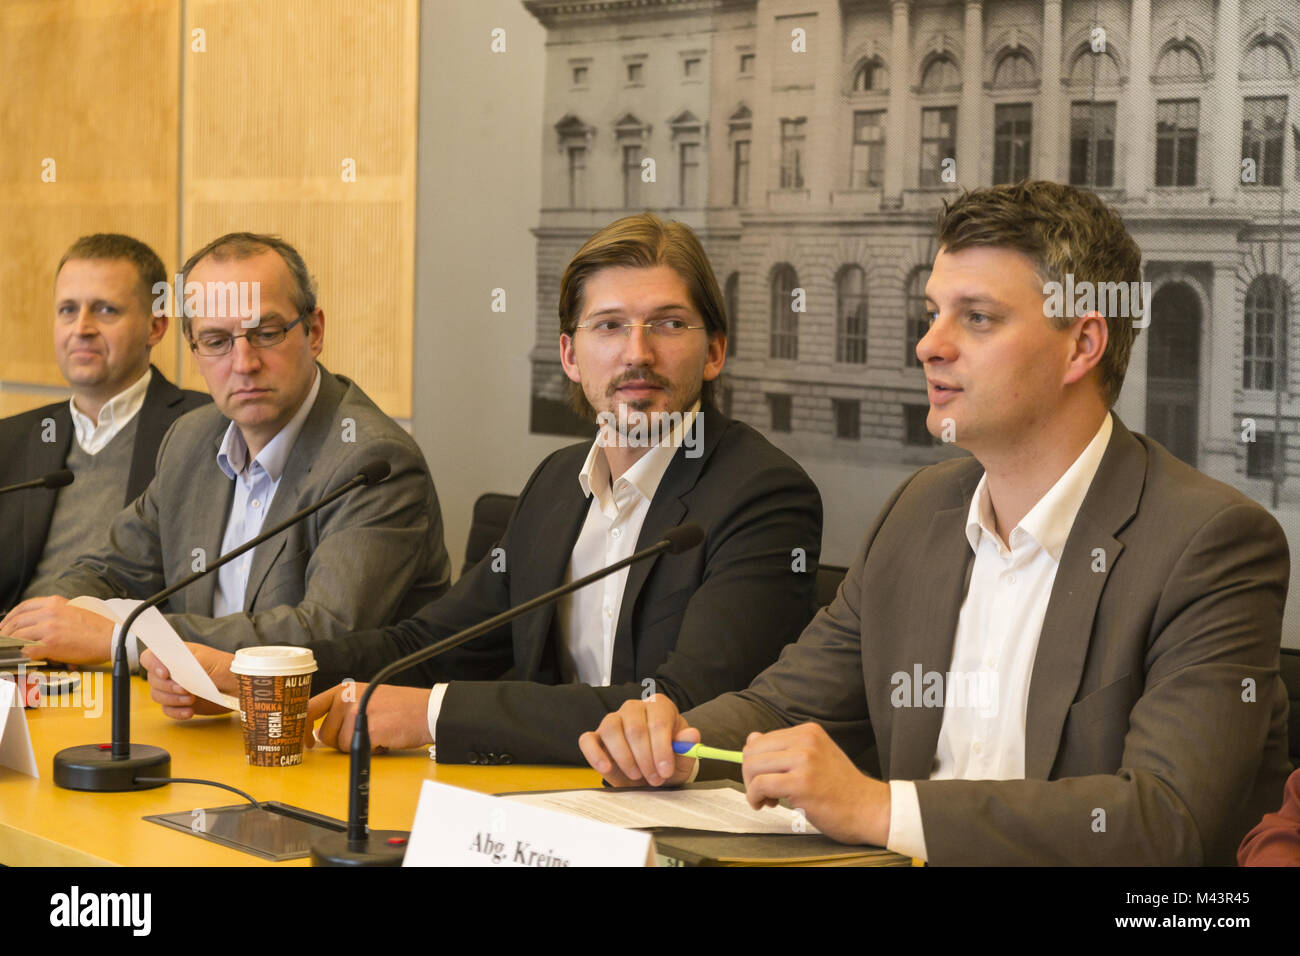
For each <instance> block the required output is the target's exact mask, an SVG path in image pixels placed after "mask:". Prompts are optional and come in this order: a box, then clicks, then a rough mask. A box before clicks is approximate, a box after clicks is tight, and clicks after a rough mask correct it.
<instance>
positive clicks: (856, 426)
mask: <svg viewBox="0 0 1300 956" xmlns="http://www.w3.org/2000/svg"><path fill="white" fill-rule="evenodd" d="M831 413H832V414H833V415H834V416H835V437H836V438H844V439H847V440H849V441H857V440H858V439H859V438H860V437H861V435H862V431H861V421H862V403H861V402H860V401H858V400H857V399H855V398H832V399H831Z"/></svg>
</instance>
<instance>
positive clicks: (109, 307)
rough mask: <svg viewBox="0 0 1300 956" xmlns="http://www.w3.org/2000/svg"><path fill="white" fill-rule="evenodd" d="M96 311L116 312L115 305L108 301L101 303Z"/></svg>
mask: <svg viewBox="0 0 1300 956" xmlns="http://www.w3.org/2000/svg"><path fill="white" fill-rule="evenodd" d="M98 311H100V312H107V313H108V314H109V315H116V314H117V306H115V305H109V304H108V303H103V304H102V305H100V307H99V310H98Z"/></svg>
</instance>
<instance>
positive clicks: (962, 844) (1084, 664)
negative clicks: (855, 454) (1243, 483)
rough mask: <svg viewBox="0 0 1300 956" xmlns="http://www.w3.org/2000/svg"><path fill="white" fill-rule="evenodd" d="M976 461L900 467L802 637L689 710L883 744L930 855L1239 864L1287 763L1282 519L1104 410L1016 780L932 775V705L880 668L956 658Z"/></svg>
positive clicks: (721, 724) (735, 736)
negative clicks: (844, 571) (1103, 432)
mask: <svg viewBox="0 0 1300 956" xmlns="http://www.w3.org/2000/svg"><path fill="white" fill-rule="evenodd" d="M980 474H981V468H980V465H979V463H978V462H976V461H975V460H974V459H971V458H963V459H957V460H954V461H950V462H945V463H943V464H939V465H934V466H932V467H929V468H924V469H922V470H921V471H919V472H917V473H916V474H915V475H913V476H912V477H911V478H910V479H908V481H906V482H904V484H903V485H902V487H900V488H899V489H898V490H897V491H896V492H895V493H894V496H893V497H892V498H891V499H890V501H889V502H888V504H886V506H885V508H884V510H883V512H882V513H881V515H880V516H879V518H877V520H876V523H875V525H874V526H873V527H872V529H871V531H870V533H869V534H868V535H867V539H866V542H865V544H864V546H863V548H862V551H861V553H859V555H858V557H857V559H856V561H855V562H854V564H853V566H852V567H851V568H850V570H849V572H848V575H847V576H846V578H845V580H844V583H843V585H842V586H841V588H840V590H839V593H838V595H837V596H836V598H835V600H834V601H833V602H832V603H831V605H830V606H829V607H827V608H824V609H823V610H822V611H821V612H820V613H819V614H818V615H817V617H816V618H815V619H814V620H813V622H812V624H810V625H809V626H808V628H807V629H806V630H805V631H804V633H803V634H802V636H801V637H800V638H799V641H798V642H797V643H796V644H793V645H791V646H790V647H788V648H787V649H786V650H785V652H784V653H783V654H782V656H781V658H780V660H779V661H778V662H777V663H776V664H774V665H773V666H772V667H770V668H768V669H767V670H766V671H764V672H763V673H762V674H760V675H759V676H758V677H757V678H756V679H755V680H754V682H753V683H752V684H751V685H750V687H749V688H748V689H747V690H745V691H742V692H739V693H735V694H728V695H724V696H722V697H720V698H718V699H716V700H714V701H710V702H709V703H706V704H704V705H702V706H700V707H697V708H695V709H694V710H692V711H690V712H688V713H687V714H686V719H687V720H688V721H690V722H691V724H692V725H693V726H696V727H699V728H700V730H701V732H702V734H703V739H704V740H705V742H707V743H710V744H713V745H716V746H722V747H729V746H730V747H739V746H741V745H743V743H744V738H745V734H746V733H748V732H749V731H753V730H760V731H766V730H773V729H777V728H779V727H785V726H791V725H793V724H796V723H801V722H804V721H809V720H812V721H816V722H818V723H820V724H822V725H823V726H824V727H825V728H826V729H827V731H828V732H829V733H830V734H831V735H832V737H833V738H834V739H835V740H836V742H837V743H839V744H840V746H841V747H843V748H844V749H845V750H846V751H847V752H849V753H850V754H853V753H858V752H860V751H862V750H863V749H864V748H865V747H867V746H868V745H869V744H871V743H872V742H873V741H874V743H875V744H876V746H877V747H878V750H879V757H880V768H881V772H882V776H883V777H884V778H885V779H900V780H915V781H917V783H916V789H917V796H918V800H919V804H920V810H921V823H922V827H923V829H924V832H925V841H926V849H927V852H928V854H929V859H930V861H931V862H932V863H938V864H1064V863H1068V864H1101V865H1117V864H1192V865H1200V864H1207V863H1208V864H1225V865H1230V864H1231V863H1232V861H1233V852H1234V850H1235V849H1236V847H1237V845H1238V844H1239V843H1240V842H1241V838H1242V836H1243V835H1244V834H1245V833H1246V831H1247V830H1249V829H1250V827H1251V825H1252V824H1253V823H1254V822H1255V821H1257V820H1258V819H1259V818H1260V817H1261V816H1262V814H1263V813H1264V812H1266V811H1267V810H1269V809H1270V808H1272V807H1273V806H1274V805H1275V804H1276V803H1277V794H1278V793H1280V792H1281V789H1282V786H1283V783H1284V782H1285V780H1286V776H1287V772H1288V768H1289V764H1288V761H1287V756H1286V754H1287V746H1286V711H1287V699H1286V693H1285V690H1284V688H1283V685H1282V681H1281V677H1280V676H1279V671H1278V660H1279V651H1278V649H1279V646H1280V634H1281V621H1282V609H1283V606H1284V604H1285V601H1286V590H1287V581H1288V575H1289V563H1290V560H1289V554H1288V551H1287V544H1286V539H1285V537H1284V536H1283V533H1282V530H1281V528H1280V527H1279V526H1278V524H1277V522H1276V521H1275V520H1274V519H1273V518H1272V516H1270V515H1269V514H1268V512H1266V511H1265V510H1264V509H1263V508H1261V507H1260V506H1259V505H1257V504H1255V503H1254V502H1253V501H1251V500H1250V499H1248V498H1246V497H1245V496H1243V495H1241V494H1240V493H1238V492H1237V491H1235V490H1234V489H1232V488H1230V487H1228V486H1227V485H1224V484H1221V483H1219V482H1217V481H1213V480H1212V479H1210V478H1207V477H1205V476H1204V475H1202V474H1200V473H1199V472H1197V471H1195V470H1194V469H1192V468H1190V467H1188V466H1187V465H1186V464H1184V463H1183V462H1181V461H1179V460H1178V459H1176V458H1174V457H1173V456H1172V455H1171V454H1169V452H1167V451H1166V450H1165V449H1164V448H1162V447H1161V446H1160V445H1158V444H1156V443H1155V442H1153V441H1151V440H1150V439H1149V438H1146V437H1144V436H1141V435H1134V434H1133V433H1131V432H1129V431H1128V429H1126V428H1125V427H1124V426H1123V425H1122V424H1121V423H1120V421H1119V419H1118V418H1116V419H1115V421H1114V430H1113V432H1112V435H1111V439H1110V443H1109V445H1108V446H1107V449H1106V453H1105V455H1104V457H1103V458H1102V462H1101V465H1100V467H1099V469H1098V471H1097V474H1096V476H1095V477H1094V479H1093V482H1092V485H1091V487H1090V488H1089V490H1088V494H1087V497H1086V498H1085V499H1084V502H1083V505H1082V507H1081V509H1080V510H1079V513H1078V516H1077V517H1076V518H1075V522H1074V526H1073V528H1072V529H1071V531H1070V536H1069V538H1068V540H1067V542H1066V545H1065V550H1064V551H1063V553H1062V555H1061V563H1060V566H1059V568H1058V570H1057V574H1056V579H1055V582H1054V584H1053V587H1052V594H1051V598H1050V600H1049V603H1048V607H1047V614H1046V617H1045V618H1044V621H1043V628H1042V634H1041V637H1040V640H1039V645H1038V653H1037V656H1036V658H1035V660H1034V666H1033V673H1032V677H1031V679H1030V688H1029V700H1028V709H1027V713H1026V718H1025V779H1024V780H1003V781H987V780H929V779H928V777H929V775H930V770H931V767H932V765H933V762H934V757H935V745H936V743H937V741H938V737H939V728H940V724H941V723H942V720H943V709H942V707H908V706H904V707H895V706H894V705H893V703H892V701H891V691H892V690H893V689H894V686H895V685H894V684H892V683H891V675H893V674H895V673H897V672H899V671H902V672H905V673H909V674H910V673H912V672H913V668H914V667H915V666H916V665H918V664H919V665H920V666H921V669H922V671H923V672H925V671H931V670H933V671H938V672H941V673H944V672H947V670H948V668H949V664H950V662H951V660H952V647H953V640H954V637H955V634H956V626H957V616H958V612H959V611H960V609H961V604H962V600H963V596H964V591H965V587H966V580H967V572H968V568H969V566H970V564H971V562H972V561H973V557H974V556H973V554H972V552H971V549H970V546H969V544H968V542H967V540H966V537H965V532H964V529H965V523H966V516H967V512H968V509H969V507H970V501H971V498H972V496H973V495H974V492H975V486H976V484H977V483H978V481H979V478H980ZM900 696H901V695H900ZM711 763H712V762H711V761H706V762H704V764H703V765H702V768H703V770H704V771H705V773H709V772H716V769H715V768H713V767H711V766H710V764H711ZM1098 811H1101V813H1098ZM1102 827H1104V829H1102Z"/></svg>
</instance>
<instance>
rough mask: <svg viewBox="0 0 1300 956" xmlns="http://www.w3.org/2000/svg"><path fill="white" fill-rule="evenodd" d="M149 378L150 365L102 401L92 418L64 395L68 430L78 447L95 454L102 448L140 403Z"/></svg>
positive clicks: (138, 408) (125, 422)
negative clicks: (68, 411) (69, 419)
mask: <svg viewBox="0 0 1300 956" xmlns="http://www.w3.org/2000/svg"><path fill="white" fill-rule="evenodd" d="M152 380H153V369H151V368H147V369H145V370H144V374H143V375H141V376H140V377H139V378H138V379H136V380H135V383H134V384H132V385H129V386H127V387H126V388H125V389H123V390H122V391H120V392H118V393H117V394H116V395H114V396H113V397H112V398H110V399H109V400H108V401H107V402H105V403H104V405H103V407H102V408H100V410H99V415H98V416H97V417H96V418H95V419H94V420H91V418H90V416H89V415H87V414H86V413H85V412H83V411H82V410H81V409H79V408H78V407H77V400H76V398H70V399H68V408H70V409H72V430H73V432H74V433H75V434H76V436H77V444H78V445H80V446H81V450H82V451H84V452H85V453H86V454H87V455H97V454H99V453H100V452H101V451H103V450H104V448H105V446H107V445H108V443H109V442H111V441H112V440H113V439H114V438H116V437H117V433H118V432H120V431H121V430H122V429H123V428H125V427H126V426H127V424H128V423H130V421H131V419H133V418H135V416H136V415H137V414H139V412H140V409H141V408H143V407H144V395H145V392H147V391H149V382H150V381H152Z"/></svg>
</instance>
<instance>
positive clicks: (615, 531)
mask: <svg viewBox="0 0 1300 956" xmlns="http://www.w3.org/2000/svg"><path fill="white" fill-rule="evenodd" d="M609 536H610V537H611V538H621V537H622V536H623V529H622V528H615V529H613V530H612V531H610V533H609Z"/></svg>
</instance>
